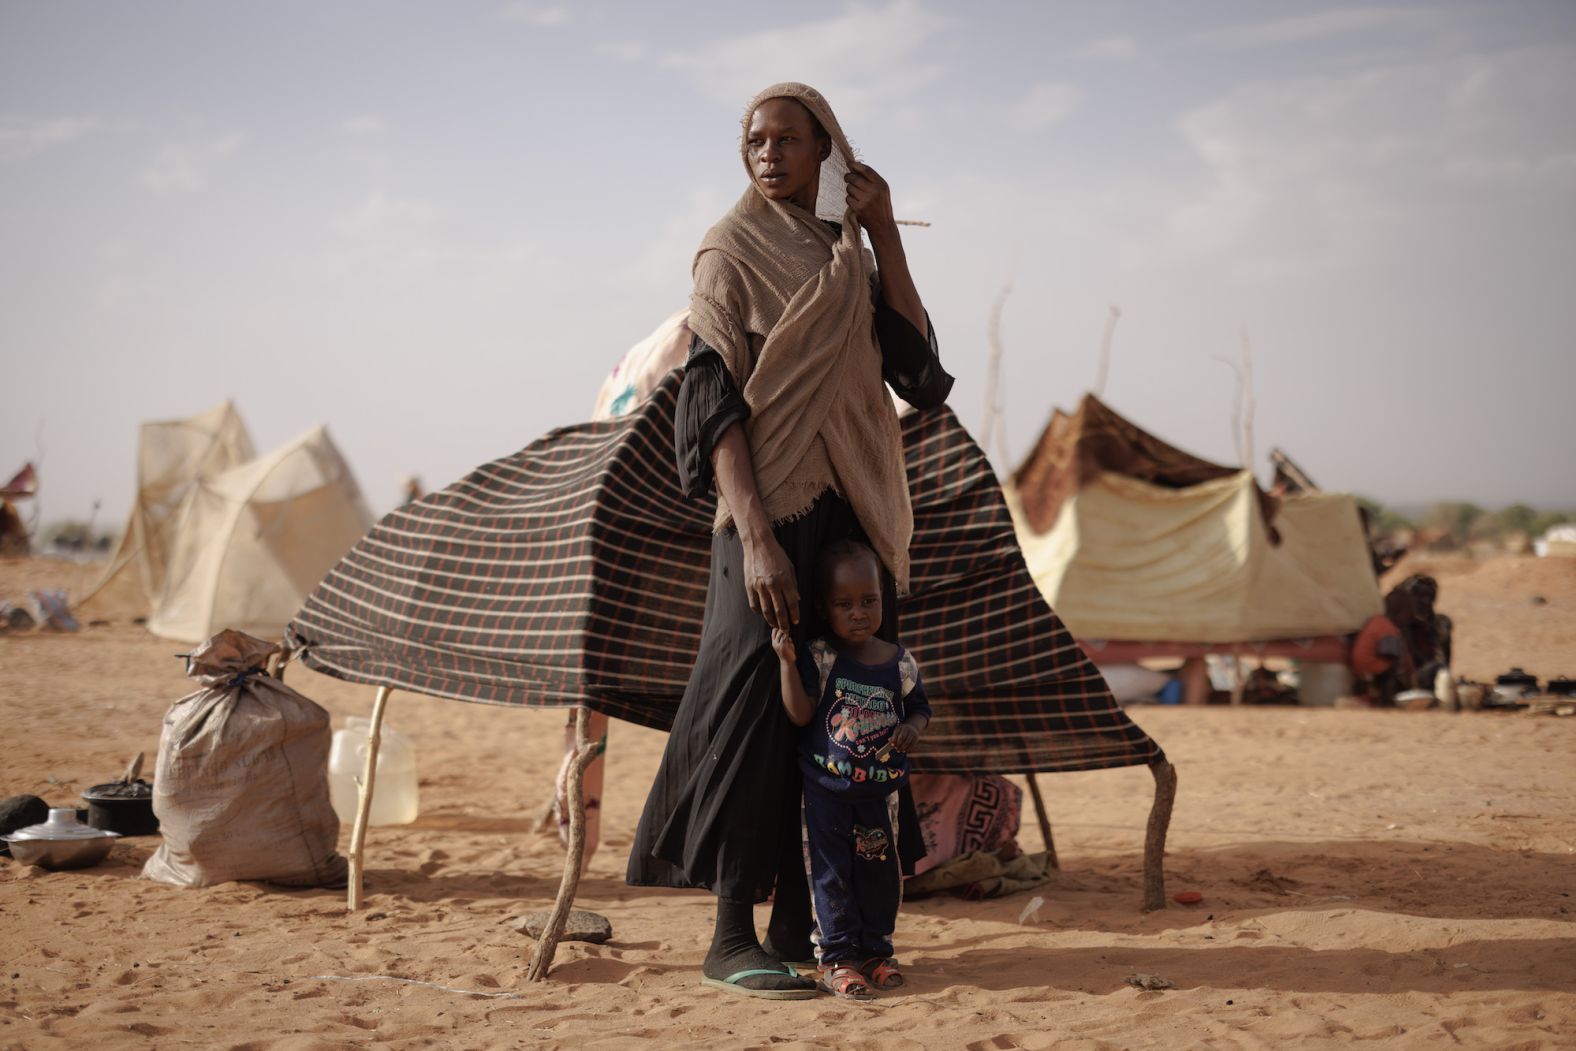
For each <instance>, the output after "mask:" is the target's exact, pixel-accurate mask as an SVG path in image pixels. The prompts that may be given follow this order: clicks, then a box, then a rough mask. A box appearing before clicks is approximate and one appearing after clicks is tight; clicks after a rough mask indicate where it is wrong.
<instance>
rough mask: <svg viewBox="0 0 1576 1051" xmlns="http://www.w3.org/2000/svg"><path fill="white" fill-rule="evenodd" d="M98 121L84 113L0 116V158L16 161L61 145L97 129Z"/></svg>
mask: <svg viewBox="0 0 1576 1051" xmlns="http://www.w3.org/2000/svg"><path fill="white" fill-rule="evenodd" d="M98 126H99V123H98V121H96V120H90V119H87V118H83V117H53V118H50V119H47V120H28V119H25V118H21V117H7V118H4V119H0V160H7V161H15V160H23V159H25V158H27V157H35V156H37V155H38V154H40V153H43V152H45V151H46V150H52V149H54V148H55V147H57V146H64V145H66V144H67V143H69V142H73V141H75V140H76V139H80V138H82V137H83V136H84V135H87V134H89V133H90V132H92V131H94V130H96V129H97V128H98Z"/></svg>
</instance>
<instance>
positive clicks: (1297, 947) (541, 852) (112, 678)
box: [0, 558, 1576, 1051]
mask: <svg viewBox="0 0 1576 1051" xmlns="http://www.w3.org/2000/svg"><path fill="white" fill-rule="evenodd" d="M1418 568H1426V569H1428V570H1431V571H1434V572H1436V573H1437V574H1438V575H1439V578H1440V581H1441V584H1442V589H1443V590H1442V596H1441V601H1440V607H1441V608H1442V609H1443V610H1444V611H1445V612H1447V613H1450V614H1452V615H1453V616H1454V617H1455V619H1456V623H1457V633H1458V643H1457V646H1458V649H1457V654H1458V661H1457V663H1458V665H1459V666H1460V668H1461V669H1462V670H1463V671H1464V672H1465V673H1466V674H1468V675H1470V676H1473V677H1476V678H1485V677H1488V676H1491V675H1493V674H1496V673H1498V672H1501V671H1504V670H1506V669H1507V668H1508V667H1509V666H1510V665H1512V664H1520V665H1522V666H1524V667H1526V668H1527V669H1528V670H1529V671H1533V672H1535V673H1536V674H1538V675H1539V676H1540V677H1548V676H1550V675H1555V674H1562V673H1564V674H1576V561H1565V562H1559V563H1556V562H1553V561H1543V562H1538V561H1535V560H1531V559H1510V558H1506V559H1495V560H1491V561H1488V562H1483V563H1472V562H1469V561H1467V560H1464V559H1460V558H1453V559H1434V560H1416V561H1414V562H1413V563H1412V564H1411V565H1410V566H1403V567H1401V571H1402V572H1404V571H1408V570H1415V569H1418ZM91 576H92V573H91V571H90V570H83V569H79V568H77V567H73V566H70V565H67V564H64V563H58V562H50V561H46V560H32V561H23V562H9V563H0V597H10V598H13V599H14V598H16V597H18V596H20V595H21V594H23V593H25V591H26V589H27V588H29V587H38V586H42V585H46V584H48V585H53V586H61V587H67V588H70V589H71V590H72V591H73V592H80V591H81V590H82V588H83V587H84V585H85V584H86V583H87V582H88V581H89V580H91ZM1538 598H1541V600H1542V601H1541V602H1539V601H1535V600H1536V599H1538ZM184 649H186V647H184V646H182V645H180V644H178V643H171V642H168V641H165V640H161V639H157V638H154V637H152V636H150V635H149V634H148V633H147V632H146V631H145V630H144V629H142V628H141V627H138V626H136V625H134V624H132V623H130V622H129V621H128V620H127V619H125V618H124V617H121V618H112V622H111V623H109V624H107V625H103V626H97V627H91V628H87V629H85V630H84V631H82V632H81V633H79V634H76V635H46V634H30V635H27V636H23V637H16V638H6V639H0V725H3V727H4V732H5V737H6V743H7V749H6V756H7V762H6V763H5V764H4V768H3V774H0V795H11V794H15V793H22V792H27V793H33V794H37V795H41V796H43V797H45V798H46V799H47V800H48V801H49V802H51V803H52V804H56V805H75V804H76V802H77V800H76V793H77V792H79V791H80V790H81V789H82V788H84V787H86V786H88V785H90V784H94V783H96V782H99V781H104V780H107V779H109V778H110V777H112V776H113V775H115V774H116V773H118V772H119V771H120V770H121V769H122V768H123V767H124V766H125V764H126V762H127V760H128V758H129V757H130V756H131V755H133V754H135V753H136V752H137V751H146V752H148V754H149V759H150V764H151V759H152V755H153V753H154V752H155V750H156V748H157V745H158V733H159V725H160V719H161V717H162V715H163V713H164V711H165V709H166V708H167V707H168V705H169V704H170V703H171V702H173V701H174V700H176V699H177V698H179V697H180V696H182V695H183V694H184V693H186V692H188V680H186V679H185V678H184V677H183V675H182V665H181V662H180V661H178V660H176V659H175V658H174V657H173V654H175V653H177V652H180V651H183V650H184ZM289 681H290V683H291V684H292V685H293V686H295V687H296V688H297V689H299V690H301V691H302V692H304V693H306V694H307V695H308V696H310V697H312V698H314V699H315V700H317V701H318V702H320V703H321V704H323V705H324V706H325V707H327V708H328V709H329V710H330V711H331V712H332V713H333V714H334V716H335V718H336V722H337V721H338V720H339V719H341V718H343V717H344V716H347V715H353V714H366V712H367V711H368V710H369V708H370V702H371V693H372V691H371V690H370V689H368V688H366V687H360V686H354V685H351V684H347V683H343V682H337V681H334V680H331V679H326V678H323V677H321V676H316V675H313V674H311V673H309V672H305V671H302V670H298V669H294V668H292V669H291V672H290V675H289ZM1133 716H1134V718H1135V719H1137V720H1138V721H1139V722H1140V723H1141V724H1142V725H1143V726H1144V728H1145V729H1146V730H1147V731H1148V732H1150V733H1151V734H1152V735H1153V736H1154V737H1155V738H1156V739H1157V740H1159V741H1160V742H1161V744H1162V745H1163V746H1164V747H1165V748H1166V750H1167V752H1168V754H1169V756H1170V757H1171V759H1172V760H1173V761H1174V762H1175V763H1176V764H1177V768H1178V771H1179V774H1180V791H1179V795H1178V799H1177V807H1176V815H1175V820H1174V822H1173V825H1172V831H1171V837H1170V844H1169V850H1168V855H1167V874H1168V886H1167V890H1168V894H1172V893H1175V892H1178V891H1183V890H1194V891H1198V892H1199V893H1201V894H1202V895H1203V901H1202V903H1201V904H1198V905H1194V906H1181V905H1175V904H1173V905H1171V906H1170V907H1168V908H1167V909H1165V910H1164V911H1162V912H1158V913H1152V914H1144V913H1142V912H1141V911H1140V910H1139V902H1140V867H1141V847H1142V839H1143V827H1144V821H1145V817H1146V814H1147V810H1148V806H1149V800H1150V794H1151V784H1152V782H1151V779H1150V777H1149V774H1148V772H1147V771H1145V770H1143V769H1141V768H1139V769H1125V770H1109V771H1102V772H1097V773H1086V774H1061V775H1048V776H1044V775H1042V777H1041V778H1040V782H1041V784H1042V786H1043V787H1044V788H1045V790H1046V794H1047V797H1048V804H1049V808H1050V811H1051V816H1052V820H1053V822H1054V827H1055V836H1056V846H1057V848H1058V851H1059V853H1060V856H1061V862H1062V868H1061V871H1060V874H1059V875H1058V877H1057V878H1056V879H1055V881H1054V882H1052V883H1051V884H1050V885H1049V886H1047V887H1044V888H1041V889H1040V890H1039V891H1038V892H1035V893H1037V894H1038V895H1039V896H1041V897H1043V899H1044V904H1043V905H1042V906H1041V907H1040V908H1039V910H1038V912H1037V914H1035V915H1031V916H1027V917H1025V916H1023V915H1022V914H1023V912H1024V910H1025V907H1026V906H1027V905H1029V904H1030V900H1031V895H1029V894H1019V895H1015V896H1011V897H1007V898H1002V899H998V900H994V901H987V902H971V901H965V900H961V899H958V898H952V897H940V898H932V899H926V900H922V901H916V902H912V903H910V904H909V905H907V906H906V907H905V909H904V912H903V915H902V917H901V919H900V920H899V926H898V933H897V943H898V952H899V955H900V957H901V958H902V959H903V961H904V962H905V964H906V966H907V971H908V975H909V983H910V984H909V986H908V988H907V989H905V990H902V991H900V992H898V993H893V994H885V995H883V996H881V998H880V999H879V1000H877V1001H875V1002H873V1003H869V1004H857V1003H848V1002H844V1001H838V1000H833V999H831V998H827V997H822V998H820V999H817V1000H812V1001H802V1002H793V1003H768V1002H764V1001H758V1000H748V999H743V998H737V997H732V996H727V995H723V994H719V993H717V992H714V991H711V990H706V989H703V988H702V987H701V986H700V984H699V971H698V966H699V962H700V959H701V956H702V955H703V953H704V951H705V948H706V942H707V937H708V934H709V930H710V918H711V910H712V904H711V899H710V898H709V897H707V896H706V895H705V894H701V893H673V892H652V891H647V890H641V889H634V888H630V887H627V886H625V885H624V883H623V880H622V873H623V867H624V854H625V851H626V850H627V849H628V845H629V841H630V838H631V833H632V830H633V827H634V824H635V821H636V818H637V815H638V811H639V807H640V804H641V801H642V799H643V796H644V792H645V789H646V787H647V785H648V784H649V782H650V778H651V776H652V773H653V771H654V770H655V767H656V763H657V759H658V756H659V754H660V750H661V748H662V742H663V738H662V735H661V734H658V733H655V732H652V731H649V730H643V729H639V728H635V727H631V726H628V725H626V724H615V725H614V727H613V732H612V736H611V750H610V755H609V762H608V779H607V789H606V793H605V798H604V804H603V806H604V811H603V844H602V849H601V850H600V851H599V852H598V853H597V854H596V856H595V858H594V859H593V860H592V863H591V866H590V871H589V874H588V877H587V878H586V880H585V881H583V882H582V884H581V895H580V902H579V904H580V905H581V906H582V907H585V908H591V909H595V910H598V911H600V912H602V913H604V914H605V915H607V916H608V917H609V918H610V919H611V921H612V924H613V929H614V937H613V941H612V942H611V943H609V944H607V945H604V946H587V945H582V944H565V945H564V946H563V947H562V948H561V949H560V950H559V953H558V962H557V964H556V966H555V968H554V970H553V972H552V975H551V978H550V980H549V981H548V982H546V983H541V984H527V983H526V982H525V981H524V973H525V965H526V961H527V958H528V956H529V953H530V950H531V948H532V942H531V941H530V939H529V938H527V937H526V936H525V935H523V934H521V933H518V932H517V931H516V930H515V929H514V925H513V920H514V918H516V917H519V916H521V915H523V914H525V913H528V912H532V911H536V910H539V909H542V908H545V907H546V906H547V905H548V904H549V903H550V902H551V900H552V898H553V895H554V893H555V891H556V888H557V882H558V876H559V873H560V870H561V862H562V851H561V848H560V847H559V845H558V842H557V839H556V837H555V836H547V835H543V834H539V833H538V832H536V831H535V830H534V821H533V820H532V817H533V815H534V814H535V812H536V811H537V810H538V808H539V806H540V804H541V802H542V801H543V799H544V798H545V796H546V794H547V793H548V791H549V790H550V785H551V779H552V776H553V772H554V771H555V769H556V767H557V762H558V758H559V749H560V744H561V740H562V726H563V720H564V717H563V714H562V713H560V712H543V711H521V710H511V709H496V708H488V707H482V706H474V705H466V704H459V703H455V702H450V701H440V700H433V699H429V698H423V697H416V696H411V695H405V694H396V695H395V697H394V699H393V701H392V702H391V705H390V712H389V725H391V726H394V727H396V728H398V729H400V730H402V731H403V732H405V733H407V734H409V735H411V736H412V737H413V738H414V739H415V743H416V747H417V749H418V762H419V765H420V771H421V792H422V813H421V816H420V817H419V818H418V820H417V821H416V822H415V823H414V824H412V825H407V826H402V827H394V828H377V829H373V830H372V832H371V834H370V836H369V839H368V868H369V886H368V892H369V901H368V904H367V907H366V908H365V909H363V910H362V911H360V912H357V913H347V912H346V911H345V908H344V896H343V893H342V892H335V891H326V890H311V891H299V890H296V891H292V890H281V889H277V888H273V887H269V886H265V885H260V884H228V885H222V886H216V887H211V888H207V889H201V890H191V889H179V888H175V887H170V886H165V885H162V884H156V883H150V882H147V881H143V880H140V879H139V878H138V873H139V871H140V867H141V864H142V862H143V860H144V859H145V858H146V857H147V856H148V855H149V854H150V853H151V852H152V850H153V849H154V847H155V845H156V843H157V840H156V838H146V837H144V838H136V839H129V840H126V841H124V842H122V843H120V844H118V845H117V846H116V847H115V849H114V851H113V853H112V854H111V856H110V858H109V860H108V861H106V862H105V863H104V864H103V865H101V866H99V867H96V868H92V869H87V870H83V871H79V872H46V871H43V870H40V869H34V868H28V867H23V866H20V865H18V864H16V863H14V862H11V861H3V862H0V931H4V936H3V940H0V953H3V957H4V959H3V970H0V1048H28V1049H34V1048H108V1047H115V1048H138V1047H159V1048H184V1047H194V1048H220V1049H235V1051H239V1049H243V1048H245V1049H265V1048H266V1049H310V1048H336V1047H353V1046H355V1047H359V1046H368V1045H369V1044H370V1045H372V1046H378V1047H390V1048H513V1047H533V1048H534V1047H544V1048H547V1047H566V1048H576V1049H590V1048H612V1047H627V1046H633V1045H637V1044H642V1043H649V1044H652V1045H655V1046H682V1045H690V1046H695V1047H703V1046H704V1047H767V1046H773V1047H784V1048H796V1047H804V1048H810V1047H815V1048H821V1047H839V1048H842V1047H850V1048H921V1047H923V1048H971V1049H976V1048H977V1049H995V1048H1002V1049H1006V1048H1050V1047H1067V1048H1101V1049H1104V1048H1192V1047H1207V1048H1247V1047H1265V1046H1282V1045H1285V1046H1296V1047H1325V1046H1344V1045H1348V1044H1363V1045H1365V1046H1381V1047H1399V1048H1410V1047H1428V1048H1435V1047H1440V1048H1444V1047H1469V1048H1475V1047H1482V1048H1556V1047H1576V897H1573V895H1576V806H1573V804H1576V788H1573V782H1576V779H1573V771H1576V719H1562V718H1555V717H1553V716H1529V715H1518V714H1507V713H1490V712H1482V713H1463V714H1451V713H1444V712H1421V713H1404V712H1382V711H1353V710H1298V709H1286V708H1276V709H1251V708H1238V709H1232V708H1218V707H1212V708H1202V709H1178V708H1158V707H1149V708H1137V709H1133ZM1026 806H1027V804H1026ZM1025 817H1026V820H1025V829H1024V832H1023V834H1022V836H1021V841H1022V843H1023V845H1024V846H1025V847H1026V848H1027V849H1030V850H1034V849H1038V848H1039V846H1040V843H1039V834H1038V832H1037V831H1036V830H1035V828H1034V824H1033V820H1032V817H1030V816H1029V815H1028V814H1026V815H1025ZM347 838H348V829H347V830H345V831H344V832H343V833H342V844H343V841H344V840H345V839H347ZM762 920H763V921H764V910H763V915H762ZM1137 973H1144V974H1152V975H1158V976H1160V977H1162V978H1164V979H1166V980H1168V981H1170V982H1171V983H1172V984H1173V986H1174V987H1173V988H1171V989H1166V990H1162V991H1141V990H1139V989H1136V988H1133V987H1131V986H1130V985H1128V984H1126V982H1125V981H1124V979H1125V978H1126V977H1127V976H1129V975H1133V974H1137ZM440 987H441V988H440Z"/></svg>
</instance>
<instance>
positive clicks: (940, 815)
mask: <svg viewBox="0 0 1576 1051" xmlns="http://www.w3.org/2000/svg"><path fill="white" fill-rule="evenodd" d="M909 788H910V789H911V790H912V791H913V793H914V806H915V807H916V808H918V810H919V824H920V828H921V829H922V831H923V833H924V836H925V857H924V860H922V861H920V862H919V863H918V864H917V865H915V866H914V874H915V875H916V876H920V875H924V874H925V873H926V872H928V871H930V870H931V869H934V868H938V867H940V866H942V865H945V864H947V863H948V862H950V861H952V860H953V859H954V858H959V857H962V856H963V855H965V854H970V853H973V852H974V851H977V850H983V851H994V850H997V849H999V848H1001V847H1002V846H1004V845H1006V844H1008V843H1011V842H1012V841H1013V839H1014V837H1016V836H1017V834H1018V822H1019V820H1020V815H1021V814H1022V812H1023V789H1021V788H1019V787H1018V786H1017V785H1015V784H1013V783H1012V782H1011V781H1009V780H1007V779H1006V778H1005V777H1001V776H999V775H997V774H915V775H914V776H913V778H911V779H910V780H909ZM1014 849H1016V848H1014Z"/></svg>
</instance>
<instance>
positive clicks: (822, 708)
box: [799, 639, 930, 798]
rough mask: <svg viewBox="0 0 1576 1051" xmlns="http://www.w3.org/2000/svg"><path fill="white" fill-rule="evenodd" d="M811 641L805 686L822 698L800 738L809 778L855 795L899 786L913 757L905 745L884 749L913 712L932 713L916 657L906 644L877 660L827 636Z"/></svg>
mask: <svg viewBox="0 0 1576 1051" xmlns="http://www.w3.org/2000/svg"><path fill="white" fill-rule="evenodd" d="M806 649H807V652H808V657H809V662H808V663H809V665H810V666H809V667H803V666H802V667H801V671H802V672H803V675H804V679H805V688H806V689H807V690H809V691H810V693H811V696H814V697H819V698H820V701H819V702H818V703H817V704H816V708H815V717H814V718H813V719H811V720H810V724H809V725H808V726H806V727H805V728H804V735H803V737H801V738H800V742H799V761H800V765H801V766H802V767H803V769H804V777H805V781H806V783H807V784H811V785H814V786H815V787H817V788H820V789H821V790H822V791H826V792H835V793H838V794H840V795H845V796H848V797H850V798H875V797H878V796H883V795H886V794H887V793H889V792H892V791H895V790H896V789H897V787H898V785H899V784H900V783H901V782H903V781H904V780H906V779H907V778H908V771H909V762H908V756H907V755H905V754H903V753H902V752H898V751H892V750H890V749H887V745H888V743H890V741H891V740H892V732H893V731H894V730H896V729H897V725H898V723H900V722H902V721H903V720H904V719H906V718H908V717H909V716H910V715H912V714H914V713H915V712H920V713H922V714H923V715H924V716H925V717H926V718H927V719H928V718H929V717H930V702H929V701H927V700H926V699H925V688H924V687H923V686H922V685H921V684H920V681H919V665H918V664H917V663H916V662H915V660H914V658H913V657H912V656H910V655H909V652H908V651H907V650H905V649H903V648H902V647H898V651H897V655H896V656H894V657H893V658H892V659H891V660H890V661H887V662H886V663H884V664H874V665H872V664H861V663H860V662H859V661H856V660H854V659H853V658H851V657H844V656H843V655H842V654H840V653H838V652H837V650H835V649H833V648H832V646H831V645H830V644H829V643H828V642H827V641H826V640H825V639H816V640H815V641H813V642H811V643H810V645H809V646H808V647H806ZM883 751H886V753H887V754H886V757H885V758H882V752H883Z"/></svg>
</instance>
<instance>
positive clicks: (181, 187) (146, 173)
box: [142, 133, 245, 193]
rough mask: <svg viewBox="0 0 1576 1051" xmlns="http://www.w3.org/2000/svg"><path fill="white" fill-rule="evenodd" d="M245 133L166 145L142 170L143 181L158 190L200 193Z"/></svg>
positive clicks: (238, 147)
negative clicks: (201, 141)
mask: <svg viewBox="0 0 1576 1051" xmlns="http://www.w3.org/2000/svg"><path fill="white" fill-rule="evenodd" d="M244 141H245V137H244V136H242V135H238V134H234V133H232V134H229V135H225V136H222V137H221V138H217V139H214V140H213V141H211V142H205V143H186V144H180V145H171V146H166V147H164V148H163V149H162V150H160V151H159V152H158V154H157V155H155V156H154V158H153V161H152V162H151V163H150V164H149V165H148V167H146V168H144V169H143V171H142V184H143V185H144V186H146V187H147V188H148V189H150V190H153V191H154V192H156V193H196V192H198V191H199V190H203V189H206V188H207V186H208V180H209V178H210V177H211V176H212V174H213V171H214V169H215V168H217V167H218V166H219V165H220V164H222V163H223V162H224V160H225V159H226V158H227V157H229V156H230V155H232V154H233V153H235V152H236V151H237V150H239V149H240V148H241V143H242V142H244Z"/></svg>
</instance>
